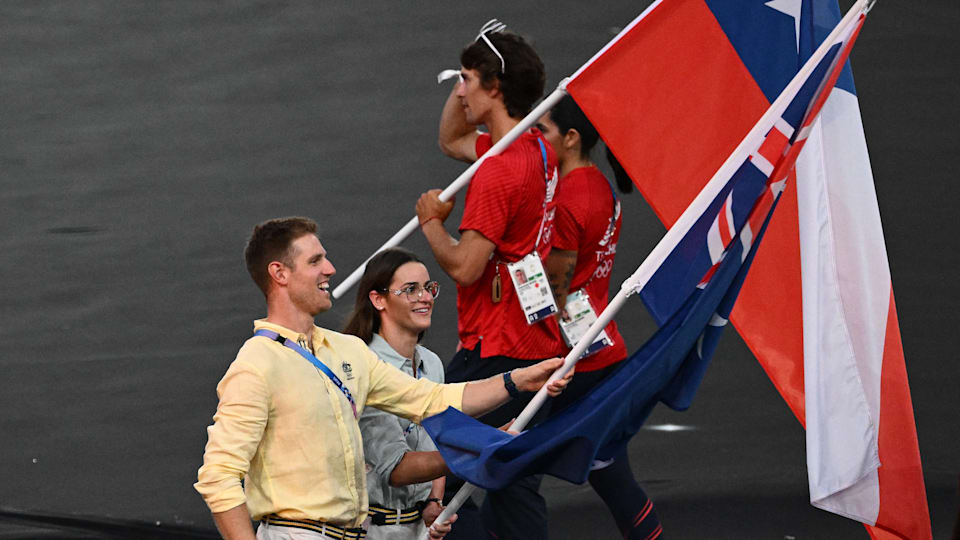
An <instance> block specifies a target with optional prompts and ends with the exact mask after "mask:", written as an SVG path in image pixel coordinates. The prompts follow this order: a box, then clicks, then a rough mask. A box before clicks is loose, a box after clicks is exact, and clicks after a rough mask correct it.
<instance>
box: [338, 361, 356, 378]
mask: <svg viewBox="0 0 960 540" xmlns="http://www.w3.org/2000/svg"><path fill="white" fill-rule="evenodd" d="M340 367H341V368H342V369H343V377H344V378H345V379H347V380H348V381H349V380H352V379H353V366H351V365H350V364H349V363H348V362H344V363H342V364H340Z"/></svg>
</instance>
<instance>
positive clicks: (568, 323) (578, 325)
mask: <svg viewBox="0 0 960 540" xmlns="http://www.w3.org/2000/svg"><path fill="white" fill-rule="evenodd" d="M566 311H567V317H568V319H567V320H563V319H562V318H561V319H560V330H561V331H562V333H563V339H564V341H566V342H567V346H569V347H571V348H572V347H574V346H576V344H577V342H579V341H580V338H582V337H583V336H585V335H586V334H587V330H589V329H590V326H591V325H592V324H593V323H595V322H596V321H597V312H596V311H594V309H593V306H592V305H590V296H589V295H588V294H587V292H586V291H585V290H583V289H580V290H579V291H576V292H573V293H570V294H569V295H567V306H566ZM611 345H613V341H612V340H611V339H610V337H609V336H607V331H606V330H601V331H600V334H598V335H597V338H596V339H594V340H593V343H591V344H590V346H589V347H587V349H586V350H585V351H583V354H581V355H580V358H585V357H587V356H590V355H591V354H594V353H596V352H597V351H599V350H601V349H604V348H606V347H609V346H611Z"/></svg>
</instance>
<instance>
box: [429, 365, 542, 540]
mask: <svg viewBox="0 0 960 540" xmlns="http://www.w3.org/2000/svg"><path fill="white" fill-rule="evenodd" d="M536 362H537V360H519V359H516V358H510V357H506V356H492V357H489V358H480V347H479V346H477V347H476V349H473V350H466V349H461V350H460V351H459V352H457V354H456V355H454V357H453V359H452V360H451V361H450V363H449V364H448V365H447V368H446V381H447V382H466V381H475V380H478V379H486V378H488V377H491V376H493V375H497V374H500V373H503V372H505V371H510V370H512V369H515V368H520V367H526V366H529V365H531V364H534V363H536ZM533 396H534V394H533V393H529V394H524V395H523V396H521V397H520V398H518V399H514V400H511V401H509V402H507V403H506V404H504V405H503V406H501V407H500V408H498V409H496V410H494V411H492V412H489V413H487V414H485V415H483V416H482V417H480V418H479V420H480V421H481V422H483V423H484V424H487V425H488V426H493V427H498V428H499V427H500V426H502V425H504V424H506V423H507V422H509V421H511V420H513V419H514V418H516V417H517V416H519V415H520V412H521V411H522V410H523V408H524V407H525V406H526V405H527V403H529V402H530V400H531V399H532V398H533ZM549 409H550V406H549V401H547V403H546V404H545V405H544V406H543V407H542V408H541V409H540V411H539V412H538V413H537V414H536V416H534V418H533V420H532V421H531V422H530V423H529V424H528V426H527V427H532V426H534V425H536V424H537V423H539V422H541V421H542V420H543V419H544V418H546V417H547V415H548V414H549ZM541 479H542V476H541V475H535V476H528V477H526V478H522V479H520V480H519V481H517V482H516V483H514V484H512V485H511V486H509V487H507V488H505V489H501V490H498V491H488V492H487V496H486V499H485V500H484V503H483V505H482V507H481V508H480V509H479V510H478V509H477V507H476V505H474V504H473V503H472V501H467V504H465V505H463V507H461V508H460V510H459V511H458V512H457V514H458V518H457V523H455V524H454V526H453V530H452V531H451V532H450V534H448V535H447V537H446V538H447V539H449V540H463V539H477V538H483V539H486V538H497V539H499V540H540V539H543V540H546V538H547V502H546V500H544V498H543V496H542V495H540V481H541ZM461 485H463V481H462V480H460V479H459V478H456V477H454V476H448V477H447V488H446V496H445V497H444V499H445V500H446V501H449V499H450V498H451V497H453V495H454V494H455V493H456V492H457V490H458V489H459V488H460V486H461Z"/></svg>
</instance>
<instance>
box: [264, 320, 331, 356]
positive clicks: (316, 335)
mask: <svg viewBox="0 0 960 540" xmlns="http://www.w3.org/2000/svg"><path fill="white" fill-rule="evenodd" d="M261 329H262V330H272V331H274V332H276V333H278V334H280V335H281V336H283V337H285V338H287V339H291V340H293V341H296V342H298V343H299V342H301V341H304V340H306V338H307V337H308V336H307V335H306V334H301V333H299V332H296V331H294V330H291V329H289V328H287V327H285V326H280V325H279V324H274V323H271V322H267V320H266V319H257V320H255V321H253V331H254V332H256V331H257V330H261ZM312 332H313V347H314V349H317V348H319V347H320V346H322V345H326V343H325V341H326V340H327V334H326V332H327V331H326V330H324V329H323V328H320V327H319V326H317V325H313V330H312Z"/></svg>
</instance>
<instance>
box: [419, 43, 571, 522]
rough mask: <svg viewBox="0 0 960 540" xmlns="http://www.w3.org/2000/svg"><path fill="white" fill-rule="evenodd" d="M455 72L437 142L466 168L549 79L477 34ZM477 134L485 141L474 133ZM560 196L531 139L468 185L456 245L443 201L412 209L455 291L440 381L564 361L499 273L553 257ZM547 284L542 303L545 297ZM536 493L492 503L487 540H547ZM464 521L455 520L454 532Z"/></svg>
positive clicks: (553, 336) (521, 491) (427, 199)
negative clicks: (453, 329)
mask: <svg viewBox="0 0 960 540" xmlns="http://www.w3.org/2000/svg"><path fill="white" fill-rule="evenodd" d="M488 27H489V25H488V26H487V27H485V29H488ZM460 64H461V69H460V81H459V82H458V83H457V84H456V86H455V87H454V89H453V90H452V91H451V93H450V96H449V97H448V98H447V101H446V104H445V105H444V107H443V113H442V115H441V119H440V137H439V142H440V148H441V149H442V150H443V152H444V153H445V154H447V155H448V156H450V157H453V158H455V159H459V160H462V161H467V162H473V161H476V160H477V159H478V157H479V156H481V155H483V153H485V152H486V151H487V150H489V149H490V147H492V146H493V144H495V143H496V142H497V141H499V140H500V139H501V138H503V136H504V135H505V134H506V133H507V132H508V131H510V130H511V129H512V128H513V127H514V126H516V125H517V124H518V123H519V121H520V120H521V119H523V117H524V116H525V115H526V114H527V113H528V112H529V111H530V109H531V108H532V106H533V104H534V102H536V100H538V99H539V98H540V97H541V95H542V94H543V88H544V84H545V80H546V76H545V73H544V68H543V62H541V61H540V58H539V57H538V56H537V53H536V52H535V51H534V50H533V48H532V47H530V45H529V44H528V43H527V42H526V41H525V40H524V39H523V38H522V37H520V36H518V35H516V34H512V33H508V32H500V31H497V29H496V27H495V29H494V30H493V31H489V30H488V31H482V32H481V35H480V36H478V37H477V40H476V41H475V42H474V43H472V44H470V45H469V46H467V47H466V48H465V49H464V50H463V52H462V53H461V55H460ZM481 124H482V125H484V126H486V128H487V133H483V134H481V133H479V132H478V131H477V126H478V125H481ZM556 187H557V175H556V156H555V154H554V151H553V149H552V148H551V147H550V145H549V144H546V143H545V141H544V140H543V138H542V136H541V134H540V132H539V131H537V130H536V129H531V130H530V131H528V132H526V133H524V134H523V135H521V136H520V138H518V139H517V140H516V141H515V142H514V143H513V144H511V145H510V147H508V148H507V149H506V150H505V151H504V152H503V153H501V154H500V155H497V156H493V157H491V158H489V159H487V160H485V161H484V163H483V164H482V165H481V166H480V168H479V169H478V170H477V172H476V174H475V175H474V176H473V180H472V181H471V183H470V185H469V187H468V188H467V194H466V199H465V201H464V212H463V220H462V221H461V223H460V227H459V232H460V239H459V240H457V239H455V238H454V237H452V236H451V235H450V234H449V233H448V232H447V230H446V229H445V227H444V225H443V222H444V220H445V219H446V218H447V216H448V215H449V214H450V211H451V210H452V208H453V202H452V201H451V202H447V203H442V202H440V200H439V198H438V195H439V193H440V190H432V191H429V192H427V193H425V194H423V195H422V196H421V197H420V200H419V201H418V202H417V216H418V217H419V220H420V225H421V230H422V231H423V234H424V236H426V238H427V241H428V242H429V244H430V247H431V249H432V250H433V254H434V256H435V257H436V259H437V262H438V263H439V265H440V267H441V268H442V269H443V270H444V272H446V273H447V274H448V275H449V276H450V277H451V278H452V279H453V280H454V281H455V282H456V283H457V328H458V332H459V337H460V350H459V351H458V352H457V354H456V356H454V358H453V359H452V360H451V361H450V363H449V364H448V366H447V374H446V377H447V380H448V381H459V380H471V379H474V378H477V377H478V376H480V374H481V373H490V374H496V373H500V372H503V371H508V370H511V369H515V368H518V367H522V366H526V365H529V364H530V363H532V362H535V361H538V360H540V359H543V358H549V357H552V356H557V355H561V354H562V353H563V352H564V346H563V342H562V340H561V338H560V333H559V328H558V326H557V323H556V319H555V317H552V316H547V317H545V318H543V319H541V320H539V321H537V322H532V323H528V317H527V314H526V313H525V311H524V308H523V307H522V306H521V302H520V299H519V298H518V294H517V291H516V290H515V288H514V286H513V281H512V275H516V274H515V273H514V272H515V271H514V272H511V270H510V269H508V267H507V265H508V264H509V263H514V262H517V261H519V260H520V259H523V258H524V257H525V256H526V255H528V254H531V253H536V254H537V255H538V256H539V257H540V258H541V259H543V258H545V257H546V255H547V253H548V252H549V251H550V246H551V241H552V236H553V215H554V212H555V209H556V208H555V206H556V205H555V202H554V200H553V196H554V194H555V191H556ZM529 278H531V279H530V281H533V279H534V278H535V276H529ZM543 282H544V285H545V287H544V291H545V292H544V294H545V295H549V294H551V293H550V292H549V286H548V285H547V284H546V280H545V279H544V280H543ZM536 285H537V284H536V283H531V284H529V285H524V286H525V287H527V288H530V287H534V286H536ZM523 397H524V398H525V399H515V400H514V401H513V402H511V404H510V405H509V406H508V407H502V408H501V409H499V410H498V411H496V413H495V414H488V415H486V416H484V417H481V418H480V420H482V421H484V422H485V423H487V424H489V425H493V426H500V425H503V424H504V423H506V422H509V421H510V420H511V419H513V418H515V417H516V416H517V415H518V414H519V412H520V411H521V410H522V409H523V407H524V406H525V405H526V403H527V402H528V401H529V400H530V398H531V397H532V395H528V396H523ZM546 412H547V411H546V407H545V408H544V410H541V413H542V415H543V416H545V414H546ZM536 421H537V419H536V418H535V419H534V422H536ZM539 484H540V478H539V477H530V478H525V479H523V480H521V481H520V482H518V483H517V484H515V485H514V486H511V487H509V488H507V489H505V490H502V491H499V492H491V493H488V494H487V501H486V503H485V504H484V509H483V519H484V527H485V528H486V529H487V531H488V532H489V533H491V534H493V535H495V536H496V537H497V538H501V539H507V538H523V539H538V538H544V539H545V538H547V526H546V502H545V501H544V499H543V497H542V496H541V495H540V494H539V492H538V489H539ZM449 485H450V484H449V483H448V486H449ZM449 491H450V489H449V488H448V492H449ZM464 517H465V516H464V515H463V513H462V512H461V521H462V520H463V518H464Z"/></svg>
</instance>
